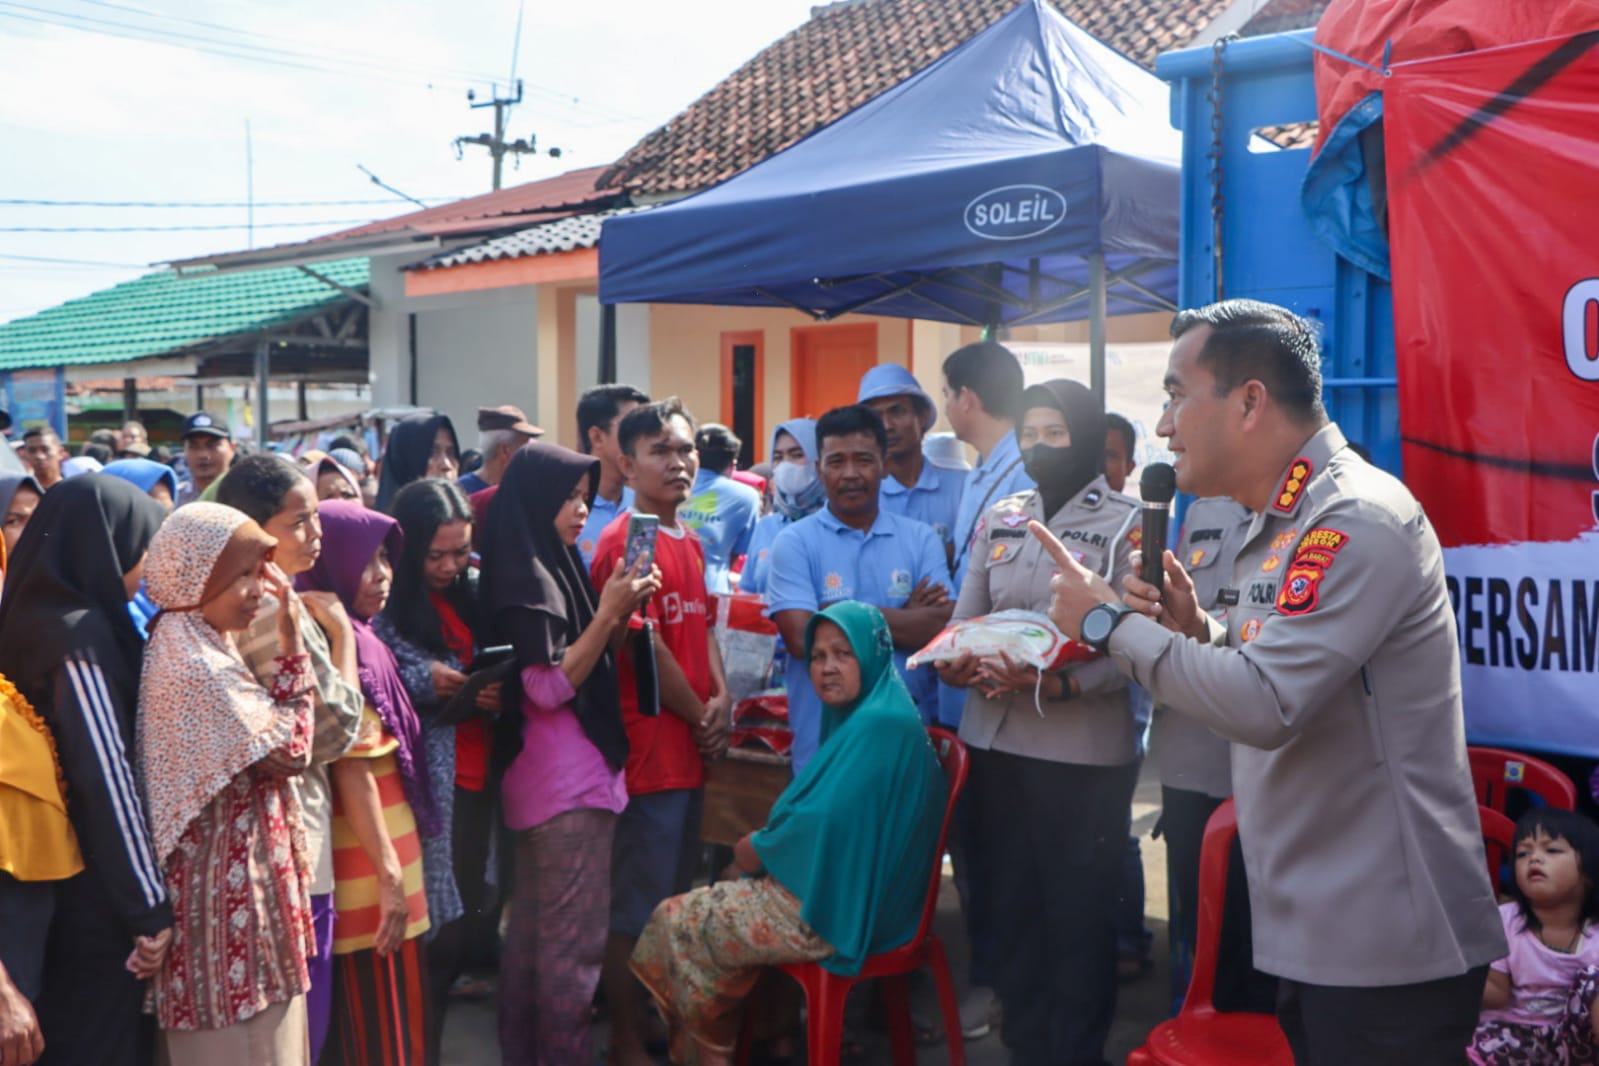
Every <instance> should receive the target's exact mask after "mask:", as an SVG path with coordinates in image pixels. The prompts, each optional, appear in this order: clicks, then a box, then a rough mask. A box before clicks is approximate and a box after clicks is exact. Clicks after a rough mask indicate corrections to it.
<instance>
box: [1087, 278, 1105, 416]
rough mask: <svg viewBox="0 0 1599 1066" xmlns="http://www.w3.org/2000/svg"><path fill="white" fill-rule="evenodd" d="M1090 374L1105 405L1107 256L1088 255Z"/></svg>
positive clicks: (1101, 402)
mask: <svg viewBox="0 0 1599 1066" xmlns="http://www.w3.org/2000/svg"><path fill="white" fill-rule="evenodd" d="M1088 374H1089V387H1090V388H1092V389H1093V390H1094V398H1095V399H1097V400H1098V401H1099V405H1100V407H1104V406H1105V256H1104V253H1102V252H1095V253H1094V254H1093V255H1091V256H1089V257H1088Z"/></svg>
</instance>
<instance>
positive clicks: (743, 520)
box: [677, 470, 761, 595]
mask: <svg viewBox="0 0 1599 1066" xmlns="http://www.w3.org/2000/svg"><path fill="white" fill-rule="evenodd" d="M677 517H678V519H679V520H680V521H682V523H683V524H684V525H686V526H688V528H690V529H692V530H693V531H694V532H695V534H696V535H697V536H698V537H699V538H700V545H701V546H702V547H704V549H705V587H706V588H707V589H709V590H710V591H711V592H713V593H715V594H717V595H726V594H727V593H729V592H732V591H733V583H732V580H731V578H730V577H729V573H728V571H729V567H731V566H732V565H733V560H734V559H736V558H738V557H739V556H740V555H743V554H744V553H746V552H747V551H749V546H750V535H751V534H753V533H754V532H755V523H756V522H757V521H758V520H759V519H760V517H761V494H760V493H758V492H756V491H755V490H754V489H752V488H750V487H749V486H748V485H741V484H739V483H738V482H737V481H734V480H733V479H732V478H730V477H723V476H722V475H721V474H718V473H715V472H714V471H710V470H701V471H700V472H699V475H698V476H697V477H695V479H694V491H693V494H692V495H691V496H689V498H688V502H687V503H685V504H684V505H683V506H682V507H679V508H678V509H677Z"/></svg>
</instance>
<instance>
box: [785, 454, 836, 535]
mask: <svg viewBox="0 0 1599 1066" xmlns="http://www.w3.org/2000/svg"><path fill="white" fill-rule="evenodd" d="M826 498H827V490H826V489H824V488H823V487H822V479H821V477H820V476H818V475H817V473H816V464H815V463H813V462H811V461H810V460H809V459H806V460H804V461H803V462H798V463H793V462H786V463H778V464H777V465H776V466H775V467H773V468H772V502H773V504H774V505H775V506H776V507H777V509H778V511H779V512H780V513H782V514H784V515H786V516H787V517H788V518H789V520H790V521H793V520H795V519H800V518H804V517H805V516H806V515H808V514H811V513H812V512H814V511H815V510H816V509H817V508H819V507H821V505H822V502H823V501H824V500H825V499H826Z"/></svg>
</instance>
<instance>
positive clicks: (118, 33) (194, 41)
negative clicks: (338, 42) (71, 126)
mask: <svg viewBox="0 0 1599 1066" xmlns="http://www.w3.org/2000/svg"><path fill="white" fill-rule="evenodd" d="M81 2H83V3H89V4H93V5H94V6H96V7H101V8H109V9H112V10H116V11H126V12H129V13H131V14H134V15H139V16H144V17H147V18H151V19H165V20H170V21H175V22H179V23H184V24H189V25H194V26H198V27H200V28H202V29H213V30H216V31H219V32H221V33H224V34H228V35H231V36H232V37H235V38H239V39H235V40H229V39H227V38H218V37H216V36H214V35H203V34H197V33H185V32H182V31H179V30H175V29H168V28H164V27H160V26H150V25H146V24H141V23H138V22H129V21H120V20H114V19H109V18H97V17H95V16H92V15H84V14H75V13H72V12H66V11H58V10H55V9H52V8H46V7H37V6H33V5H30V4H25V3H17V2H15V0H4V2H0V18H9V19H16V20H19V21H23V22H32V23H38V24H42V25H47V26H55V27H58V28H64V29H74V30H78V31H80V32H83V33H95V34H100V35H102V36H108V37H119V38H123V39H126V40H136V41H144V42H146V43H151V44H164V45H169V46H172V47H179V48H184V49H187V50H189V51H194V52H200V53H203V54H206V55H214V56H219V57H221V58H225V59H242V60H245V61H247V62H252V63H263V64H267V65H271V66H278V67H285V68H288V69H292V70H305V71H312V72H317V73H324V74H345V75H354V76H358V77H367V78H372V79H375V80H378V81H385V82H389V83H391V84H402V85H414V84H416V83H417V82H419V81H421V82H425V83H428V84H429V86H430V87H431V86H432V84H434V83H442V84H446V85H463V86H470V85H472V84H481V83H482V82H490V83H494V82H496V81H497V80H498V78H497V76H495V75H491V74H485V73H482V72H478V71H469V70H464V69H460V68H446V69H440V68H431V69H424V68H420V67H417V66H414V65H411V64H409V63H407V62H406V61H405V60H403V59H395V58H392V57H379V58H377V59H374V58H372V57H371V56H370V54H369V53H362V52H355V51H351V50H347V49H328V50H322V51H307V50H305V49H303V48H284V47H277V46H274V45H268V44H258V43H255V42H254V41H252V40H249V38H260V39H262V40H267V41H279V42H283V43H288V44H293V43H295V42H294V41H293V40H292V39H290V38H284V37H279V36H275V35H271V34H261V33H256V32H255V31H252V30H242V29H237V28H234V27H230V26H225V25H223V24H222V23H216V22H205V21H203V20H200V19H188V18H183V17H181V16H176V15H165V14H162V13H160V12H155V11H150V10H148V9H144V8H139V7H134V6H131V5H127V4H117V3H112V2H110V0H81ZM528 87H529V88H530V89H531V90H532V91H534V92H536V93H538V94H539V95H540V96H542V97H544V98H545V99H546V100H547V101H548V102H550V103H552V104H558V105H560V106H562V107H565V108H570V109H573V110H578V109H582V110H586V111H588V112H589V113H591V114H597V115H600V117H602V118H607V119H608V120H609V121H612V122H614V121H632V120H637V119H638V118H639V116H637V115H632V114H628V113H627V112H624V111H621V110H618V109H617V108H613V107H609V106H606V105H595V104H591V103H587V102H585V101H582V100H580V99H579V98H578V97H576V96H574V95H572V94H571V93H567V92H563V91H561V90H559V89H555V88H552V87H550V86H541V85H529V86H528ZM601 124H602V125H603V124H606V123H601Z"/></svg>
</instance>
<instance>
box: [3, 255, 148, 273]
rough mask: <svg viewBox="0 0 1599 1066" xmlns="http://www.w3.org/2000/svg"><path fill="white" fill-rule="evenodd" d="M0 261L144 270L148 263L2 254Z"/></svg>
mask: <svg viewBox="0 0 1599 1066" xmlns="http://www.w3.org/2000/svg"><path fill="white" fill-rule="evenodd" d="M0 259H16V260H19V261H21V262H24V263H55V264H57V265H62V266H84V267H119V268H126V269H130V270H131V269H134V268H143V267H146V266H148V265H149V264H148V263H112V262H109V261H107V260H104V259H60V258H57V257H56V256H53V255H9V254H5V253H0Z"/></svg>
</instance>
